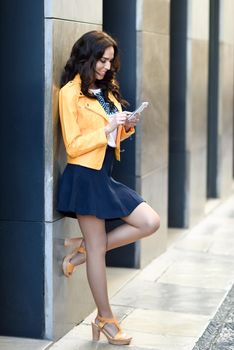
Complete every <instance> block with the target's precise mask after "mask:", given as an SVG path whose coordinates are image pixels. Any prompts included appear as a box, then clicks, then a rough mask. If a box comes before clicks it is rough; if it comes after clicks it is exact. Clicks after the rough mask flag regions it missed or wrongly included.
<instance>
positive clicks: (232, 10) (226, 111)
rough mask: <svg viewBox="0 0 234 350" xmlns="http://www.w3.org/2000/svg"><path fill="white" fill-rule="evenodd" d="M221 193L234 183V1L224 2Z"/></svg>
mask: <svg viewBox="0 0 234 350" xmlns="http://www.w3.org/2000/svg"><path fill="white" fill-rule="evenodd" d="M219 20H220V38H219V113H218V178H217V194H218V196H219V197H221V198H224V197H226V196H228V195H229V194H230V190H231V188H232V182H233V78H234V72H233V68H234V60H233V44H234V28H233V21H234V2H233V1H232V0H222V1H220V18H219Z"/></svg>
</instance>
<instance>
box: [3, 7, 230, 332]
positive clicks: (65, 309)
mask: <svg viewBox="0 0 234 350" xmlns="http://www.w3.org/2000/svg"><path fill="white" fill-rule="evenodd" d="M0 16H1V21H0V23H1V40H2V50H3V51H2V52H3V53H4V54H3V55H1V58H0V59H1V66H2V79H1V91H2V93H1V102H2V103H1V105H2V113H1V129H0V133H1V137H0V142H1V152H0V157H1V163H2V171H1V175H0V181H1V189H2V191H1V198H0V215H1V221H0V232H1V238H2V244H1V245H0V281H1V284H2V287H1V291H0V309H1V314H2V317H1V320H0V333H1V334H2V335H11V336H22V337H35V338H48V339H58V338H59V337H61V336H62V335H63V334H65V333H66V332H67V331H68V330H69V329H71V328H72V327H73V326H74V325H75V324H77V323H79V322H80V321H81V320H82V319H83V318H84V317H85V316H86V315H87V314H88V313H90V312H91V311H92V310H93V308H94V304H93V301H92V298H91V294H90V291H89V287H88V284H87V280H86V272H85V266H81V267H79V273H77V274H76V275H74V277H72V279H69V280H67V279H65V278H64V276H63V275H62V272H61V267H60V266H61V262H62V259H63V256H64V254H65V250H64V247H63V239H64V237H66V236H74V235H79V234H80V232H79V229H78V225H77V222H76V220H74V219H68V218H64V217H62V216H61V215H60V214H59V213H58V212H57V211H56V198H57V188H58V183H59V178H60V175H61V173H62V171H63V169H64V166H65V162H66V160H65V158H66V157H65V150H64V146H63V142H62V138H61V130H60V125H59V115H58V93H59V85H60V76H61V71H62V68H63V66H64V64H65V62H66V60H67V58H68V57H69V54H70V50H71V47H72V45H73V43H74V42H75V41H76V40H77V38H79V37H80V36H81V35H82V34H83V33H85V32H87V31H90V30H94V29H95V30H102V29H104V30H105V31H107V32H108V33H110V34H111V35H113V36H114V37H115V38H116V39H117V41H118V43H119V46H120V51H121V59H122V69H121V72H120V74H119V77H118V78H119V81H120V85H121V88H122V93H123V95H124V97H125V98H126V99H127V100H128V101H129V102H130V107H129V108H130V109H131V110H133V109H134V108H135V107H136V106H137V105H138V104H139V103H140V102H142V101H149V103H150V107H149V108H148V109H147V110H146V111H145V112H144V114H143V117H142V121H141V123H140V125H139V126H138V127H137V130H136V134H135V135H134V137H131V138H130V140H127V141H125V142H124V143H123V149H124V150H125V152H123V153H122V161H121V163H120V164H118V165H116V167H115V170H114V172H115V176H116V177H117V178H118V179H119V180H121V181H123V182H124V183H126V184H127V185H129V186H130V187H132V188H135V189H136V190H137V191H138V192H139V193H140V194H141V195H142V196H143V198H144V199H145V200H146V201H147V202H148V203H149V204H150V205H151V206H153V208H154V209H155V210H156V211H157V212H158V213H159V214H160V216H161V228H160V230H159V232H158V233H157V235H154V236H151V237H149V238H147V239H145V240H144V241H143V242H137V243H135V244H131V245H129V246H127V247H123V248H121V249H117V250H115V251H113V252H109V253H108V255H107V263H108V265H109V266H122V267H135V268H140V267H143V266H145V265H146V264H147V263H149V262H150V261H151V260H152V259H153V258H156V257H157V256H159V255H160V254H162V253H163V252H164V251H165V250H166V247H167V240H168V227H181V228H182V227H191V226H192V225H194V224H195V223H196V222H198V220H199V219H200V218H202V216H204V215H205V207H206V204H207V201H208V200H209V199H210V198H219V199H221V200H222V199H225V198H226V197H227V196H228V195H229V194H230V193H231V191H232V185H233V173H234V171H233V169H234V167H233V149H234V142H233V105H234V104H233V101H234V100H233V97H234V94H233V86H234V51H233V46H234V24H233V23H234V21H233V18H234V3H233V1H232V0H210V1H209V0H171V1H170V0H128V1H123V0H119V1H116V2H110V1H108V0H103V1H102V0H86V1H83V0H70V1H69V5H68V3H67V2H66V1H64V0H58V1H55V0H46V1H44V2H43V1H41V2H37V3H33V2H30V1H28V0H22V1H21V3H20V6H19V4H18V3H17V1H15V0H12V1H10V2H9V1H8V2H7V1H6V0H3V1H2V2H1V4H0ZM119 224H121V222H120V221H116V222H115V223H107V231H108V230H109V229H110V228H111V227H112V225H119ZM84 295H85V298H84ZM22 320H24V322H22Z"/></svg>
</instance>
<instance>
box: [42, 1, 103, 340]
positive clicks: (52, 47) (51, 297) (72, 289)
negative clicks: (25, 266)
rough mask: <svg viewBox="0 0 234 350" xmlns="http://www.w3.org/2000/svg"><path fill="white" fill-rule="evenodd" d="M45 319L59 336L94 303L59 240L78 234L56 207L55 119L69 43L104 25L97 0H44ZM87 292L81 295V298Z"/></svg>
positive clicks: (58, 147)
mask: <svg viewBox="0 0 234 350" xmlns="http://www.w3.org/2000/svg"><path fill="white" fill-rule="evenodd" d="M44 21H45V221H46V223H45V316H46V318H45V321H46V337H47V338H50V339H57V338H58V337H60V336H62V335H63V334H65V333H66V332H67V331H68V330H70V329H71V328H72V327H73V326H74V325H75V324H77V323H78V322H80V321H81V320H82V319H83V318H84V317H85V316H86V315H87V314H88V313H89V312H91V311H92V310H93V309H94V307H95V305H94V303H93V300H92V297H91V294H90V290H89V287H88V283H87V278H86V272H85V265H83V266H81V267H79V274H74V276H73V277H72V279H71V280H67V279H66V278H64V276H63V274H62V271H61V268H60V266H61V263H62V259H63V256H64V254H65V249H64V247H63V239H64V237H66V236H69V235H72V236H74V235H79V230H78V224H77V222H76V220H74V219H68V218H66V219H64V218H62V217H61V216H60V215H59V214H58V213H57V212H56V199H57V185H58V180H59V176H60V174H61V173H62V170H63V168H64V166H65V163H66V157H65V150H64V146H63V142H62V138H61V132H60V126H59V120H58V92H59V81H60V76H61V71H62V68H63V67H64V65H65V62H66V60H67V59H68V57H69V55H70V51H71V48H72V45H73V43H74V42H75V41H76V40H77V39H78V38H79V37H80V36H81V35H82V34H83V33H85V32H87V31H89V30H95V29H98V30H101V29H102V1H101V0H87V1H86V2H85V6H84V2H83V1H82V0H70V1H69V5H68V4H67V1H65V0H57V1H53V0H46V1H45V19H44ZM84 296H85V298H84Z"/></svg>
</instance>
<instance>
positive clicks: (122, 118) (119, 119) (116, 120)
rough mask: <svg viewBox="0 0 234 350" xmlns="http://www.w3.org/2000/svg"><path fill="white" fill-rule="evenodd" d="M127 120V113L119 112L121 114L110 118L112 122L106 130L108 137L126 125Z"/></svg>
mask: <svg viewBox="0 0 234 350" xmlns="http://www.w3.org/2000/svg"><path fill="white" fill-rule="evenodd" d="M126 119H127V113H126V112H119V113H115V114H113V115H112V116H110V122H109V124H108V125H106V126H105V128H104V130H105V133H106V135H109V134H110V133H111V132H112V131H114V130H115V129H116V128H117V127H118V126H119V125H123V124H125V122H126Z"/></svg>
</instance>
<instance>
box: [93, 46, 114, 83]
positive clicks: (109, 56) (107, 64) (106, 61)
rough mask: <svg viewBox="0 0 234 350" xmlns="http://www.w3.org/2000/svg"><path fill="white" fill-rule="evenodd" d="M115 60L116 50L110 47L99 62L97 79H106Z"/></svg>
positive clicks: (96, 71) (96, 69)
mask: <svg viewBox="0 0 234 350" xmlns="http://www.w3.org/2000/svg"><path fill="white" fill-rule="evenodd" d="M113 59H114V48H113V46H109V47H107V48H106V50H105V52H104V54H103V56H102V57H101V58H100V59H99V60H98V61H97V63H96V68H95V75H96V79H98V80H101V79H103V78H104V76H105V74H106V72H107V71H108V70H109V69H110V68H111V63H112V61H113Z"/></svg>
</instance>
